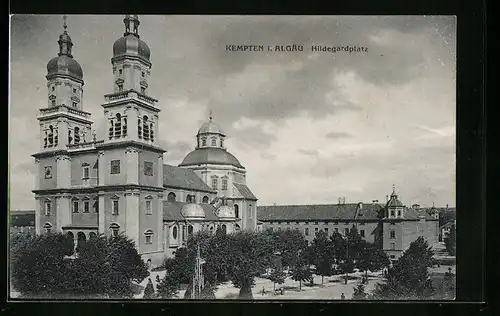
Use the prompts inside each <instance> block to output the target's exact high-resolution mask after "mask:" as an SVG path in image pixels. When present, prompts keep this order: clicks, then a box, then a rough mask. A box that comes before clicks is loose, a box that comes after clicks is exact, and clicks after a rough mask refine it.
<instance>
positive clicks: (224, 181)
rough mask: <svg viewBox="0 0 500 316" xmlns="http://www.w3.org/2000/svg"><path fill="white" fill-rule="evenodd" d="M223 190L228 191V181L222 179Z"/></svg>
mask: <svg viewBox="0 0 500 316" xmlns="http://www.w3.org/2000/svg"><path fill="white" fill-rule="evenodd" d="M222 190H227V179H222Z"/></svg>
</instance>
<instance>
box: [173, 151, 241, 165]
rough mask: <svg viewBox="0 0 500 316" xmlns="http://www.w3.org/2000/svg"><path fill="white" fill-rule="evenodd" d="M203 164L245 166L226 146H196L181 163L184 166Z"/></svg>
mask: <svg viewBox="0 0 500 316" xmlns="http://www.w3.org/2000/svg"><path fill="white" fill-rule="evenodd" d="M203 164H213V165H231V166H235V167H238V168H244V167H243V166H242V165H241V163H240V162H239V161H238V159H236V157H235V156H233V154H231V153H229V152H228V151H227V150H226V149H224V148H217V147H204V148H196V149H195V150H193V151H191V152H190V153H189V154H187V156H186V157H185V158H184V160H183V161H182V162H181V163H180V164H179V167H182V166H197V165H203Z"/></svg>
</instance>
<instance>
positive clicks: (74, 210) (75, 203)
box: [73, 201, 79, 213]
mask: <svg viewBox="0 0 500 316" xmlns="http://www.w3.org/2000/svg"><path fill="white" fill-rule="evenodd" d="M78 208H79V207H78V201H74V202H73V213H78Z"/></svg>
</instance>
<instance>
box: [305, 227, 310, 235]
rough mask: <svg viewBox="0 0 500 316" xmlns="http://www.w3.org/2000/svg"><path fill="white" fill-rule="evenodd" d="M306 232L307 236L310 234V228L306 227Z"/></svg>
mask: <svg viewBox="0 0 500 316" xmlns="http://www.w3.org/2000/svg"><path fill="white" fill-rule="evenodd" d="M304 234H305V235H306V236H309V228H307V227H306V229H304Z"/></svg>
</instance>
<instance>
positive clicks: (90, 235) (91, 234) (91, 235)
mask: <svg viewBox="0 0 500 316" xmlns="http://www.w3.org/2000/svg"><path fill="white" fill-rule="evenodd" d="M96 237H97V234H96V233H94V232H90V233H89V239H94V238H96Z"/></svg>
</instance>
